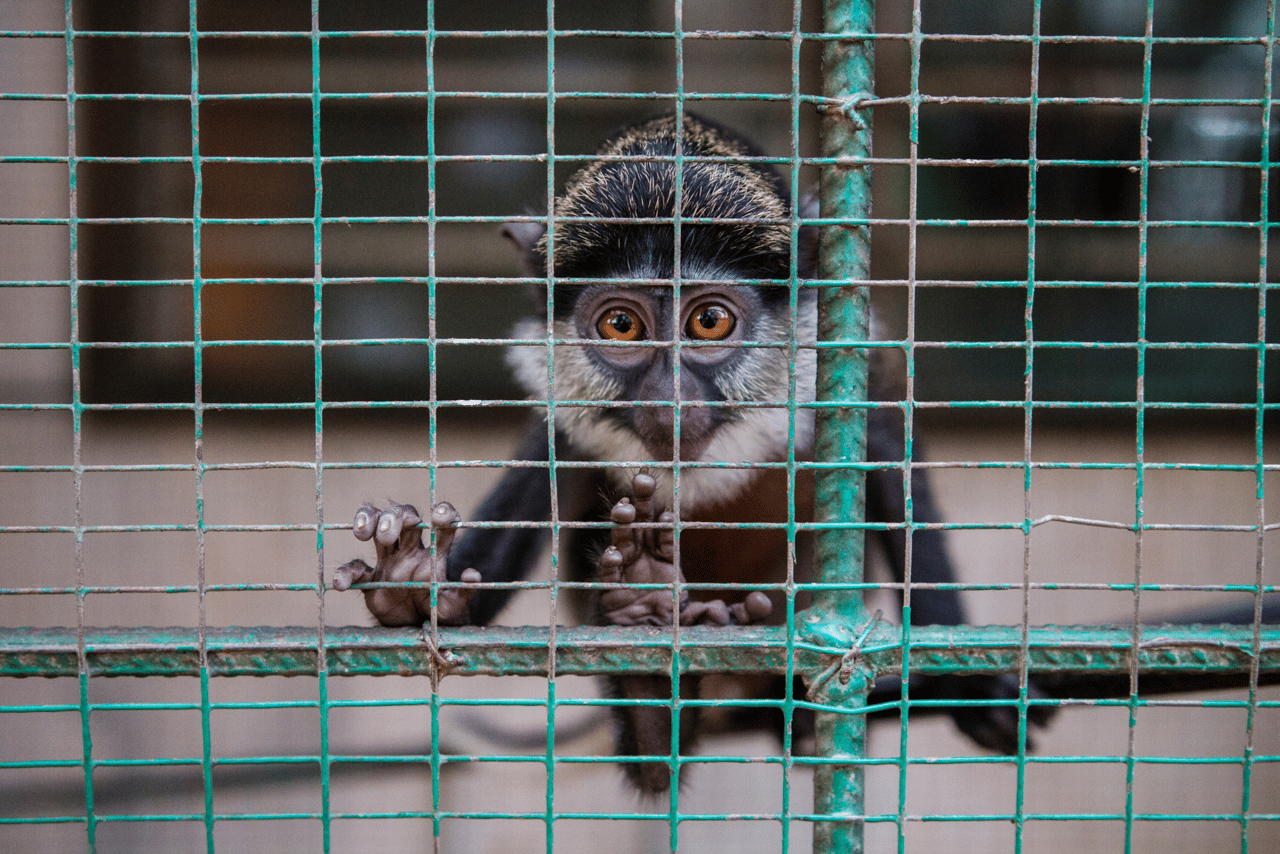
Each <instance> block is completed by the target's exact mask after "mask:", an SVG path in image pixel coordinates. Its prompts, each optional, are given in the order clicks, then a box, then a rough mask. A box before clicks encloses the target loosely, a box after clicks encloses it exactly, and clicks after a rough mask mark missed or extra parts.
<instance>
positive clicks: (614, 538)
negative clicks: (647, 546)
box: [609, 498, 636, 565]
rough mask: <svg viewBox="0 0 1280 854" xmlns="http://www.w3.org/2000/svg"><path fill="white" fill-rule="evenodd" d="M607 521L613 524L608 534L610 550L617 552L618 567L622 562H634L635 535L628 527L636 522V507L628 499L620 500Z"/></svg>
mask: <svg viewBox="0 0 1280 854" xmlns="http://www.w3.org/2000/svg"><path fill="white" fill-rule="evenodd" d="M609 520H610V521H612V522H613V524H614V528H613V530H612V531H611V532H610V533H609V539H610V542H611V543H612V546H611V548H613V549H614V550H615V551H616V552H618V560H619V565H621V564H622V562H625V561H631V560H634V559H635V552H636V545H635V539H636V535H635V531H634V530H632V528H631V527H630V526H631V523H632V522H634V521H635V520H636V506H635V505H634V504H632V503H631V500H630V499H629V498H623V499H620V500H619V501H618V503H617V504H615V505H613V510H612V511H610V513H609Z"/></svg>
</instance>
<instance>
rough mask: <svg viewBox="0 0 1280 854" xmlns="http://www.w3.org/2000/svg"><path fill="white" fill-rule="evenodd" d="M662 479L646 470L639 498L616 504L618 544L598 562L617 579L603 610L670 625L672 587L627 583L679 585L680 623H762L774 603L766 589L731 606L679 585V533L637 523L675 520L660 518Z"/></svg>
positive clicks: (626, 622) (630, 622)
mask: <svg viewBox="0 0 1280 854" xmlns="http://www.w3.org/2000/svg"><path fill="white" fill-rule="evenodd" d="M656 487H657V482H656V481H655V480H654V478H653V476H652V475H649V474H647V473H645V472H641V473H640V474H637V475H636V476H635V477H634V478H633V479H632V481H631V492H632V495H633V497H634V501H632V500H631V499H628V498H623V499H622V500H620V501H619V502H618V503H617V504H615V505H614V506H613V511H612V512H611V513H610V518H611V519H612V521H613V524H614V528H613V537H612V540H613V544H612V545H610V546H609V547H608V548H607V549H605V550H604V553H603V554H602V555H601V556H600V560H599V561H598V564H597V565H598V567H599V570H600V573H599V579H600V581H602V582H605V583H606V584H616V585H619V586H617V587H610V588H608V589H606V590H604V591H603V592H602V593H601V595H600V606H599V607H600V615H601V619H602V621H603V622H604V624H605V625H612V626H669V625H672V624H673V623H674V622H675V618H674V615H675V608H676V602H677V600H676V598H675V596H673V595H672V592H671V591H670V590H664V589H652V590H636V589H634V588H628V587H626V586H622V585H631V584H668V585H670V584H675V585H677V594H676V595H678V596H679V609H680V610H679V614H680V617H679V619H680V624H681V625H683V626H691V625H699V624H708V625H715V626H725V625H728V624H730V623H756V622H759V621H761V620H763V619H764V618H765V617H767V616H769V612H770V611H771V610H772V608H773V604H772V603H771V602H770V601H769V597H768V596H766V595H765V594H763V593H761V592H759V591H755V592H752V593H751V594H749V595H748V596H747V598H746V601H744V602H739V603H736V604H734V605H728V604H726V603H725V602H724V600H722V599H716V600H714V601H711V602H693V601H690V600H689V594H688V592H687V591H685V590H683V589H679V587H678V586H679V585H682V584H683V583H684V580H685V579H684V573H682V572H681V571H680V570H679V568H678V567H677V566H676V565H675V537H674V534H673V532H672V528H671V527H662V528H634V527H632V524H633V523H635V522H640V523H642V524H644V523H651V522H655V521H656V522H658V523H660V524H664V525H670V524H671V523H673V522H674V521H675V516H674V515H672V513H671V512H670V511H664V512H663V513H661V514H658V515H657V516H656V518H655V515H654V506H653V493H654V490H655V489H656Z"/></svg>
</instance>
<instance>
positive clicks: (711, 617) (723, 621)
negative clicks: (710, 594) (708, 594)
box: [680, 599, 733, 626]
mask: <svg viewBox="0 0 1280 854" xmlns="http://www.w3.org/2000/svg"><path fill="white" fill-rule="evenodd" d="M732 622H733V616H732V614H731V612H730V609H729V606H728V605H726V604H725V603H724V600H723V599H713V600H711V601H710V602H690V603H689V604H688V605H686V606H685V607H684V608H683V609H681V611H680V625H682V626H727V625H729V624H730V623H732Z"/></svg>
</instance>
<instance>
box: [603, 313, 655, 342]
mask: <svg viewBox="0 0 1280 854" xmlns="http://www.w3.org/2000/svg"><path fill="white" fill-rule="evenodd" d="M596 331H597V332H599V333H600V337H601V338H605V339H607V340H609V341H639V340H640V339H642V338H644V324H643V323H641V322H640V319H639V318H638V317H636V316H635V315H634V314H632V313H631V312H629V311H627V310H626V309H624V308H611V309H609V310H608V311H606V312H605V313H604V314H603V315H601V317H600V320H599V321H598V322H597V323H596Z"/></svg>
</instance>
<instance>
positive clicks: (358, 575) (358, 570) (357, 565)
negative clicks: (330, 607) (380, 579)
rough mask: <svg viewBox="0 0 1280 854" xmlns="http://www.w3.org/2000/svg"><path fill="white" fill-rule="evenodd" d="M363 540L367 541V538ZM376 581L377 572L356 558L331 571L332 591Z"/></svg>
mask: <svg viewBox="0 0 1280 854" xmlns="http://www.w3.org/2000/svg"><path fill="white" fill-rule="evenodd" d="M365 539H368V538H367V537H366V538H365ZM376 579H377V571H376V570H375V569H374V568H373V567H371V566H369V564H367V563H365V562H364V561H362V560H360V558H356V559H355V560H350V561H347V562H346V563H344V564H343V565H342V566H340V567H338V568H337V569H335V570H334V571H333V589H334V590H347V589H349V588H350V587H351V585H352V584H360V583H361V582H365V581H375V580H376Z"/></svg>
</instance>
